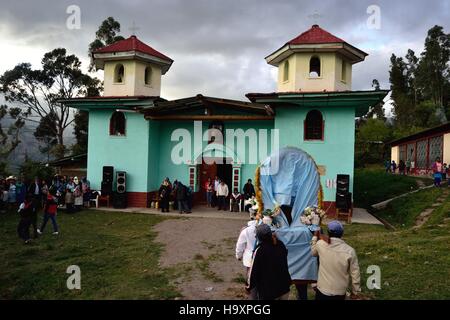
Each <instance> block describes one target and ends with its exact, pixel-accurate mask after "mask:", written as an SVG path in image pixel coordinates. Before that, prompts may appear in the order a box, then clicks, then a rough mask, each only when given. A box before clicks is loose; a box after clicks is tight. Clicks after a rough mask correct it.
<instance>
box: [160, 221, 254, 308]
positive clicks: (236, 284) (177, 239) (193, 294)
mask: <svg viewBox="0 0 450 320" xmlns="http://www.w3.org/2000/svg"><path fill="white" fill-rule="evenodd" d="M244 226H245V221H236V220H225V219H203V218H190V219H174V220H166V221H163V222H161V223H159V224H158V225H156V226H155V228H154V230H155V231H156V232H158V236H157V237H156V241H157V242H160V243H162V244H164V246H165V250H164V253H163V255H162V256H161V259H160V265H161V266H162V267H164V268H168V269H169V271H170V273H171V274H172V275H173V279H174V280H173V283H174V284H175V285H176V286H177V287H178V289H179V290H180V292H181V293H182V295H183V299H201V300H211V299H246V298H247V296H246V294H245V290H244V289H243V288H244V286H243V281H244V279H245V278H244V276H245V271H244V267H243V265H242V263H241V262H240V261H237V260H236V258H235V256H234V252H235V251H234V249H235V244H236V240H237V238H238V236H239V232H240V230H241V228H242V227H244Z"/></svg>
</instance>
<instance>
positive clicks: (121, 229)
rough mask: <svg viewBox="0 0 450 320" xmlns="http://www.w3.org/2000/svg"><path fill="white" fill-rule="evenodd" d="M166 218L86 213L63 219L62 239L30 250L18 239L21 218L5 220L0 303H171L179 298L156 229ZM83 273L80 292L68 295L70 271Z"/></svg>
mask: <svg viewBox="0 0 450 320" xmlns="http://www.w3.org/2000/svg"><path fill="white" fill-rule="evenodd" d="M161 221H162V218H160V217H156V216H151V215H144V214H129V213H112V212H108V213H104V212H99V211H83V212H80V213H77V214H75V215H67V214H64V213H62V214H59V215H58V224H59V226H60V229H61V230H60V235H59V236H54V235H52V234H51V224H49V225H48V226H47V230H45V234H44V235H42V236H40V238H39V239H37V240H35V241H33V242H32V243H31V244H29V245H24V244H23V242H22V241H21V240H19V239H18V237H17V233H16V227H17V223H18V216H17V214H15V213H8V214H4V215H1V216H0V242H1V243H2V245H1V246H0V298H1V299H171V298H175V297H177V296H179V293H178V292H177V291H176V289H175V288H174V287H172V286H171V285H170V284H169V278H170V274H169V273H168V271H167V270H163V269H161V268H160V267H159V266H158V261H159V257H160V254H161V251H162V249H163V248H162V247H161V245H159V244H157V243H155V242H154V238H155V233H154V232H153V231H152V229H151V228H152V226H154V225H155V224H156V223H158V222H161ZM70 265H78V266H79V267H80V269H81V290H68V289H67V287H66V281H67V278H68V277H69V274H66V269H67V267H68V266H70Z"/></svg>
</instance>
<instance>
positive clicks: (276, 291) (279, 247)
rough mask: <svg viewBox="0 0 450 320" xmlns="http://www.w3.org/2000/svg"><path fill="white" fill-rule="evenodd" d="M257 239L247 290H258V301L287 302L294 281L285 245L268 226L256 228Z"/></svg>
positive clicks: (263, 225)
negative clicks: (290, 272)
mask: <svg viewBox="0 0 450 320" xmlns="http://www.w3.org/2000/svg"><path fill="white" fill-rule="evenodd" d="M256 239H257V240H258V245H257V247H256V250H255V254H254V257H253V264H252V267H251V269H250V280H249V286H248V287H247V290H248V291H251V290H253V289H256V298H257V299H258V300H287V299H288V298H289V291H290V286H291V283H292V280H291V275H290V274H289V268H288V260H287V255H288V251H287V249H286V247H285V245H284V244H283V242H281V241H280V240H278V239H277V238H276V237H274V236H272V230H271V229H270V227H269V226H268V225H267V224H260V225H258V226H257V227H256Z"/></svg>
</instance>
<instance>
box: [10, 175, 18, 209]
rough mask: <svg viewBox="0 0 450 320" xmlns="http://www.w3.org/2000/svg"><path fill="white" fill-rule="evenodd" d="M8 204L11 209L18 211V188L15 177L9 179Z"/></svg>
mask: <svg viewBox="0 0 450 320" xmlns="http://www.w3.org/2000/svg"><path fill="white" fill-rule="evenodd" d="M8 204H9V209H17V207H16V205H17V187H16V178H15V177H10V179H9V189H8Z"/></svg>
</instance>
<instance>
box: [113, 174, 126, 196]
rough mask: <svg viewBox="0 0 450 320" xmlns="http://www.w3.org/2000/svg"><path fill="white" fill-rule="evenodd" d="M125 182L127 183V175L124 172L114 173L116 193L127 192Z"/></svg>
mask: <svg viewBox="0 0 450 320" xmlns="http://www.w3.org/2000/svg"><path fill="white" fill-rule="evenodd" d="M126 182H127V173H126V172H125V171H118V172H117V173H116V184H117V188H116V191H117V193H125V192H126V191H127V188H126Z"/></svg>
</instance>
